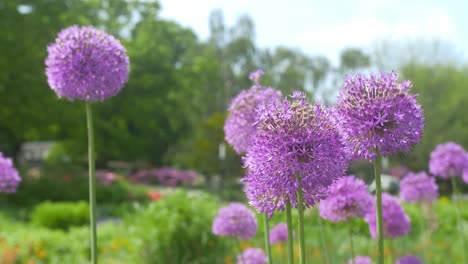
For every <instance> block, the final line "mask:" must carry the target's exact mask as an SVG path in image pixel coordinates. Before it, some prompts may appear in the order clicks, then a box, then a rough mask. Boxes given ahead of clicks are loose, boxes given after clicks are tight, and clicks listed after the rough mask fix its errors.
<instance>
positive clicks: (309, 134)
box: [243, 92, 348, 216]
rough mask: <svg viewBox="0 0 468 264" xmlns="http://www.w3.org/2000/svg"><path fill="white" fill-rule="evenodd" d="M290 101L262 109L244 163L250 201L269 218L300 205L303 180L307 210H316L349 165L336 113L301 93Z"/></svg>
mask: <svg viewBox="0 0 468 264" xmlns="http://www.w3.org/2000/svg"><path fill="white" fill-rule="evenodd" d="M291 97H292V100H291V101H289V100H287V99H286V98H284V99H283V100H277V101H275V102H273V103H272V104H269V105H264V106H263V107H262V108H260V111H259V114H260V115H259V117H258V120H257V132H256V134H255V136H254V138H253V141H252V144H251V146H250V147H249V148H248V150H247V153H246V156H245V157H244V159H243V161H244V166H245V167H246V168H247V171H246V174H245V177H244V178H243V182H245V187H244V191H245V193H246V195H247V198H248V200H249V203H250V205H252V206H253V207H254V208H255V209H256V210H257V211H259V212H261V213H268V214H269V215H270V216H271V215H272V214H273V213H274V211H275V210H283V209H284V207H285V205H286V203H287V202H291V204H292V206H294V207H297V199H296V194H297V191H298V188H299V186H300V184H299V182H298V179H299V178H300V179H301V183H302V191H303V194H304V206H306V207H307V206H313V205H315V204H316V203H317V202H318V201H320V200H321V199H323V198H324V197H325V196H326V191H327V189H328V187H329V186H330V185H331V184H332V183H333V181H335V180H336V179H337V178H339V177H341V176H343V175H344V173H345V170H346V169H347V167H348V158H347V156H346V153H345V148H344V144H343V142H342V139H341V137H340V135H339V134H338V131H337V129H336V125H335V124H334V123H333V119H332V118H331V112H330V111H329V110H327V109H324V108H323V107H322V106H319V105H316V106H314V105H312V104H310V103H309V102H308V101H307V100H306V97H305V95H304V94H303V93H301V92H294V93H293V95H292V96H291Z"/></svg>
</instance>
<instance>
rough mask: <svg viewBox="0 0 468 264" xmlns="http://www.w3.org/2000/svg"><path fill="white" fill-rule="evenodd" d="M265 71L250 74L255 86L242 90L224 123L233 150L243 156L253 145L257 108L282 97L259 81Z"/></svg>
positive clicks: (234, 100) (235, 98) (232, 102)
mask: <svg viewBox="0 0 468 264" xmlns="http://www.w3.org/2000/svg"><path fill="white" fill-rule="evenodd" d="M262 74H263V71H262V70H258V71H256V72H253V73H251V74H250V79H251V80H253V81H254V82H255V84H254V85H253V86H252V87H251V88H250V89H248V90H242V91H241V92H240V93H239V94H238V95H237V96H236V97H234V98H233V99H232V101H231V105H230V106H229V109H228V110H229V116H228V117H227V118H226V122H225V123H224V133H225V135H226V141H227V142H228V143H229V144H230V145H231V146H232V147H233V149H234V150H235V151H236V152H237V153H238V154H241V153H243V152H245V151H246V150H247V148H248V147H249V145H250V144H251V139H252V136H253V135H254V134H255V132H256V127H255V121H256V119H257V116H258V113H257V107H258V106H259V105H261V104H264V103H268V102H271V101H273V100H276V99H278V98H280V97H281V92H280V91H278V90H275V89H273V88H269V87H268V88H267V87H262V86H261V85H260V84H259V83H258V81H259V78H260V76H262Z"/></svg>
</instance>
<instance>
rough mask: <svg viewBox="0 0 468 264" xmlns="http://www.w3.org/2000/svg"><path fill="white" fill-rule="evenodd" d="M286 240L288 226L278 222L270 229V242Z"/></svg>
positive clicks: (276, 242) (275, 242)
mask: <svg viewBox="0 0 468 264" xmlns="http://www.w3.org/2000/svg"><path fill="white" fill-rule="evenodd" d="M286 241H288V226H287V225H286V224H285V223H279V224H277V225H276V226H274V227H273V228H272V229H271V230H270V244H272V245H274V244H278V243H282V242H286Z"/></svg>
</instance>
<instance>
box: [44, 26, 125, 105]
mask: <svg viewBox="0 0 468 264" xmlns="http://www.w3.org/2000/svg"><path fill="white" fill-rule="evenodd" d="M47 52H48V56H47V59H46V61H45V64H46V66H47V67H46V75H47V80H48V82H49V85H50V87H51V88H52V89H53V90H54V91H55V92H56V93H57V95H58V96H59V97H65V98H67V99H69V100H75V99H78V100H84V101H95V100H99V101H103V100H105V99H107V98H109V97H112V96H114V95H116V94H117V93H118V92H119V91H120V90H121V89H122V86H123V85H124V84H125V83H126V82H127V79H128V71H129V66H128V64H129V59H128V56H127V55H126V53H125V48H124V47H123V46H122V44H120V42H119V41H118V40H117V39H115V38H114V37H113V36H111V35H109V34H107V33H105V32H103V31H100V30H97V29H95V28H94V27H91V26H84V27H80V26H71V27H69V28H66V29H64V30H62V31H61V32H60V33H59V34H58V37H57V38H56V39H55V43H53V44H51V45H50V46H48V47H47Z"/></svg>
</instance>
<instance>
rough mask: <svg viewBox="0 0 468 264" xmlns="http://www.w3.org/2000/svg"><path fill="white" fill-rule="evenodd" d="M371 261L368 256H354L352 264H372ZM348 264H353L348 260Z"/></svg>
mask: <svg viewBox="0 0 468 264" xmlns="http://www.w3.org/2000/svg"><path fill="white" fill-rule="evenodd" d="M372 263H373V262H372V259H371V258H370V257H368V256H356V257H355V258H354V264H372ZM348 264H353V260H351V259H350V260H348Z"/></svg>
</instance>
